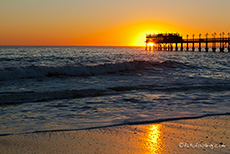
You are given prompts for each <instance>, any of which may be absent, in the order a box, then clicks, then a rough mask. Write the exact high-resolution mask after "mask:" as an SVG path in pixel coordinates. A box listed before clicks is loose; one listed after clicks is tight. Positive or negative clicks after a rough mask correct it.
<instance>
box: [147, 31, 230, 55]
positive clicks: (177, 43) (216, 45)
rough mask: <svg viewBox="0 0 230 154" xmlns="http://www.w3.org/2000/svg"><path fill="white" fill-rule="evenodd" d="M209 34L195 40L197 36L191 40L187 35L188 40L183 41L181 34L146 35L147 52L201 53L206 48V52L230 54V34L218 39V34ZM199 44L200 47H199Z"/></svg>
mask: <svg viewBox="0 0 230 154" xmlns="http://www.w3.org/2000/svg"><path fill="white" fill-rule="evenodd" d="M208 35H209V34H208V33H206V34H205V37H204V38H202V37H201V34H199V35H198V36H199V37H198V38H195V35H194V34H193V35H192V38H189V35H187V38H186V39H183V37H182V35H180V34H179V33H160V34H146V41H145V43H146V48H145V49H146V50H150V51H151V50H153V51H154V50H155V51H196V50H195V49H196V47H198V51H199V52H201V51H202V49H203V48H204V49H205V50H204V51H206V52H209V51H213V52H217V49H219V52H225V51H228V52H230V33H227V37H225V33H224V32H223V33H220V34H219V37H217V34H216V33H213V34H212V37H211V38H209V37H208ZM197 44H198V46H197Z"/></svg>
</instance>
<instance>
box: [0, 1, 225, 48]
mask: <svg viewBox="0 0 230 154" xmlns="http://www.w3.org/2000/svg"><path fill="white" fill-rule="evenodd" d="M229 6H230V1H229V0H202V1H201V0H174V1H172V0H162V1H159V0H142V1H140V0H97V1H95V0H85V1H76V0H65V1H64V0H20V1H19V0H1V1H0V19H1V26H0V45H73V46H144V45H145V44H144V41H145V35H146V33H158V32H179V33H181V34H182V35H184V36H185V35H186V34H187V33H188V34H189V35H192V34H193V33H195V34H197V35H198V34H199V33H202V34H205V33H207V32H208V33H210V34H211V33H212V32H217V33H220V32H222V31H224V32H226V33H227V32H229V31H230V20H229V14H230V10H229Z"/></svg>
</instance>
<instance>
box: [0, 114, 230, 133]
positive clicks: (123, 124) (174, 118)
mask: <svg viewBox="0 0 230 154" xmlns="http://www.w3.org/2000/svg"><path fill="white" fill-rule="evenodd" d="M229 115H230V112H225V113H212V114H202V115H197V116H182V117H173V118H164V119H156V120H148V121H132V122H123V123H118V124H112V125H102V126H96V127H87V128H75V129H74V128H73V129H54V130H38V131H31V132H24V133H11V134H10V133H9V134H0V136H9V135H20V134H32V133H52V132H63V131H66V132H68V131H80V130H92V129H101V128H109V127H117V126H125V125H146V124H156V123H162V122H169V121H178V120H193V119H200V118H205V117H213V116H229Z"/></svg>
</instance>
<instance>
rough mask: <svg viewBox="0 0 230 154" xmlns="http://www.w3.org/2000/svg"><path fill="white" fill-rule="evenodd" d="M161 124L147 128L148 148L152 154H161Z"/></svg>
mask: <svg viewBox="0 0 230 154" xmlns="http://www.w3.org/2000/svg"><path fill="white" fill-rule="evenodd" d="M161 127H162V126H161V124H154V125H151V126H150V127H149V132H148V148H149V150H150V151H151V153H153V154H161V153H162V140H161V133H162V132H161Z"/></svg>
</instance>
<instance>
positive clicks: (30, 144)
mask: <svg viewBox="0 0 230 154" xmlns="http://www.w3.org/2000/svg"><path fill="white" fill-rule="evenodd" d="M229 121H230V116H227V115H226V116H211V117H205V118H200V119H190V120H176V121H170V122H162V123H157V124H146V125H124V126H115V127H106V128H98V129H89V130H77V131H60V132H44V133H30V134H20V135H8V136H0V153H1V154H8V153H10V154H16V153H22V154H26V153H29V154H31V153H39V154H40V153H41V154H44V153H49V154H51V153H61V154H63V153H76V154H80V153H83V154H87V153H98V154H101V153H106V154H112V153H114V154H115V153H116V154H126V153H132V154H134V153H138V154H140V153H156V154H161V153H162V154H164V153H170V154H173V153H178V154H183V153H191V154H195V153H199V154H200V153H208V154H210V153H218V154H220V153H221V154H225V153H226V154H227V153H229V152H230V147H229V146H230V140H229V137H230V123H229Z"/></svg>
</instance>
